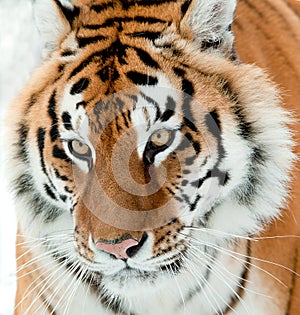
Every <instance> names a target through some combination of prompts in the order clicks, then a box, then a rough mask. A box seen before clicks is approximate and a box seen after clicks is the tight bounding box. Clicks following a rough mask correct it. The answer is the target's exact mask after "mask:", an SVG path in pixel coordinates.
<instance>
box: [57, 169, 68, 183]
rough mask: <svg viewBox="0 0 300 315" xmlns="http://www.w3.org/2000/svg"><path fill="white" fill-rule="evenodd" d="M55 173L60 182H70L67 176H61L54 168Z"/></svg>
mask: <svg viewBox="0 0 300 315" xmlns="http://www.w3.org/2000/svg"><path fill="white" fill-rule="evenodd" d="M54 172H55V176H56V177H57V178H59V179H60V180H62V181H68V180H69V178H68V177H67V176H64V175H61V174H60V173H59V171H58V170H57V169H56V168H54Z"/></svg>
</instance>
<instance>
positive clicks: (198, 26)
mask: <svg viewBox="0 0 300 315" xmlns="http://www.w3.org/2000/svg"><path fill="white" fill-rule="evenodd" d="M235 8H236V0H193V1H192V2H191V4H190V6H189V8H188V9H187V11H186V14H185V16H184V18H183V20H182V22H181V29H182V30H183V31H185V30H186V29H188V30H189V32H190V33H192V36H193V39H194V41H195V42H198V43H199V44H200V45H201V47H202V48H211V47H212V48H218V49H223V50H224V49H225V50H227V49H230V48H229V46H231V48H232V45H233V35H232V33H231V24H232V22H233V17H234V12H235ZM220 46H223V47H220ZM224 46H226V48H225V47H224Z"/></svg>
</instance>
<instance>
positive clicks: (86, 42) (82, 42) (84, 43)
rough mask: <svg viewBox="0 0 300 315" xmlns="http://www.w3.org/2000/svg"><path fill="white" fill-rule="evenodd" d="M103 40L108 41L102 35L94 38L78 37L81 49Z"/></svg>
mask: <svg viewBox="0 0 300 315" xmlns="http://www.w3.org/2000/svg"><path fill="white" fill-rule="evenodd" d="M103 40H107V37H106V36H102V35H98V36H93V37H77V41H78V45H79V48H83V47H85V46H87V45H90V44H95V43H98V42H99V41H103Z"/></svg>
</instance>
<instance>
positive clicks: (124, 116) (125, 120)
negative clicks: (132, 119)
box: [122, 112, 129, 128]
mask: <svg viewBox="0 0 300 315" xmlns="http://www.w3.org/2000/svg"><path fill="white" fill-rule="evenodd" d="M122 117H123V119H124V123H125V126H126V127H127V128H129V124H128V121H127V117H126V115H125V113H123V112H122Z"/></svg>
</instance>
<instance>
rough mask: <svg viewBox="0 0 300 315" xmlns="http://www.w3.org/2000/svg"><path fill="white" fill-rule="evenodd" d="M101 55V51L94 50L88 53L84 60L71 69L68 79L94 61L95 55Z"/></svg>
mask: <svg viewBox="0 0 300 315" xmlns="http://www.w3.org/2000/svg"><path fill="white" fill-rule="evenodd" d="M101 56H102V51H96V52H94V53H92V54H91V55H89V56H88V57H87V58H86V59H85V60H84V61H81V62H80V64H79V65H78V66H77V67H76V68H75V69H73V71H72V72H71V74H70V77H69V79H71V78H72V77H74V76H75V75H76V74H78V73H79V72H81V71H82V70H83V69H84V68H86V67H87V66H88V65H89V64H90V63H92V62H94V61H95V58H97V57H101Z"/></svg>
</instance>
